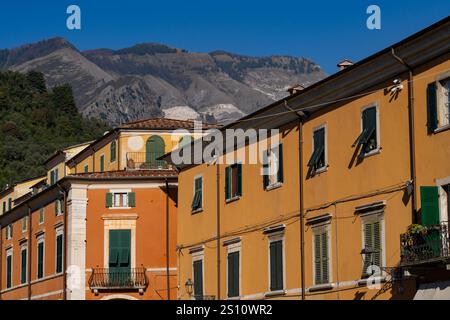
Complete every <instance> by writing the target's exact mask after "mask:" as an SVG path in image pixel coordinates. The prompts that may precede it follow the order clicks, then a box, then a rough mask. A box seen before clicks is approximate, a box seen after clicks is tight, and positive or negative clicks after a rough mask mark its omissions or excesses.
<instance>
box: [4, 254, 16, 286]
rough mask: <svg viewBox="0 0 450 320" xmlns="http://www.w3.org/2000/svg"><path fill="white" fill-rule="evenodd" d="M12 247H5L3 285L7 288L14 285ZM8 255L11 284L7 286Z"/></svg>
mask: <svg viewBox="0 0 450 320" xmlns="http://www.w3.org/2000/svg"><path fill="white" fill-rule="evenodd" d="M13 253H14V252H13V248H12V247H10V248H8V249H6V255H5V256H6V260H5V271H6V273H5V286H6V288H7V289H10V288H12V287H13V286H14V254H13ZM8 257H11V286H10V287H8Z"/></svg>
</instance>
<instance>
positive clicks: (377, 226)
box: [372, 221, 382, 267]
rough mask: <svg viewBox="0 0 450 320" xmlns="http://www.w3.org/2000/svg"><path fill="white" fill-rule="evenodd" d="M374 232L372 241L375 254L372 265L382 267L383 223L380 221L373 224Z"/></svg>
mask: <svg viewBox="0 0 450 320" xmlns="http://www.w3.org/2000/svg"><path fill="white" fill-rule="evenodd" d="M372 230H373V239H372V244H373V249H374V251H375V252H374V253H373V259H372V263H373V264H374V265H376V266H378V267H381V257H382V255H381V253H382V252H381V250H382V246H381V223H380V222H379V221H376V222H374V223H373V224H372Z"/></svg>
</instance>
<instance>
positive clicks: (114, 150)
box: [109, 141, 117, 162]
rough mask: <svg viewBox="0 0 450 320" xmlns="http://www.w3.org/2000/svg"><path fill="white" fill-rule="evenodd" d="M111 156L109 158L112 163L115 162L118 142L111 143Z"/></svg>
mask: <svg viewBox="0 0 450 320" xmlns="http://www.w3.org/2000/svg"><path fill="white" fill-rule="evenodd" d="M109 151H110V156H109V159H110V162H114V161H116V153H117V152H116V142H115V141H113V142H111V145H110V150H109Z"/></svg>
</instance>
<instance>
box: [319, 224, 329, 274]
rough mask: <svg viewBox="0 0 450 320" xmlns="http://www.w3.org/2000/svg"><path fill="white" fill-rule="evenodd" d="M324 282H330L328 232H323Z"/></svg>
mask: <svg viewBox="0 0 450 320" xmlns="http://www.w3.org/2000/svg"><path fill="white" fill-rule="evenodd" d="M321 236H322V243H321V244H322V259H321V260H322V283H328V282H329V270H328V233H327V232H324V233H322V235H321Z"/></svg>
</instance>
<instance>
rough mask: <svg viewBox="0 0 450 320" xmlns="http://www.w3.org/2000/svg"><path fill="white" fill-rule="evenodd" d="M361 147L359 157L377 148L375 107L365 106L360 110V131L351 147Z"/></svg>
mask: <svg viewBox="0 0 450 320" xmlns="http://www.w3.org/2000/svg"><path fill="white" fill-rule="evenodd" d="M355 146H358V147H360V148H361V150H360V153H359V157H360V158H361V157H364V156H365V155H366V154H368V153H371V152H373V151H375V150H378V148H379V141H378V112H377V107H376V106H373V107H370V108H366V109H364V110H363V112H362V131H361V134H360V135H359V136H358V138H357V139H356V141H355V142H354V143H353V145H352V147H355Z"/></svg>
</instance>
